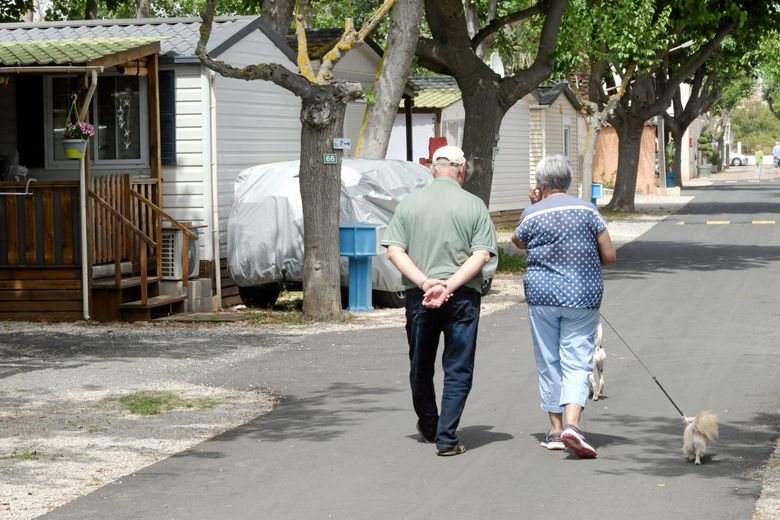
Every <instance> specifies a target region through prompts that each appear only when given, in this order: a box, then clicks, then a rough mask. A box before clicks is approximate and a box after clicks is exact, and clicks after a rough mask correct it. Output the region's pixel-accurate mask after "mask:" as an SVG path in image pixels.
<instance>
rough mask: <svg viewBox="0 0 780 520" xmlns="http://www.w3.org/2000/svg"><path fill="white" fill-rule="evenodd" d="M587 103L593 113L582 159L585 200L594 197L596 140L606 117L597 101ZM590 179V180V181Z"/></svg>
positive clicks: (583, 194)
mask: <svg viewBox="0 0 780 520" xmlns="http://www.w3.org/2000/svg"><path fill="white" fill-rule="evenodd" d="M587 103H588V105H589V106H590V110H591V113H590V116H589V117H588V118H587V122H588V133H587V134H586V136H585V151H584V157H583V161H582V174H583V176H584V177H583V182H584V185H583V187H582V198H583V199H584V200H590V199H591V198H592V197H593V192H592V189H593V186H592V183H593V156H594V155H596V140H597V139H598V138H599V132H601V121H602V119H603V118H604V115H603V114H602V113H601V112H600V111H599V107H598V105H597V104H596V103H594V102H592V101H589V102H587ZM588 179H590V182H588ZM602 180H603V179H602Z"/></svg>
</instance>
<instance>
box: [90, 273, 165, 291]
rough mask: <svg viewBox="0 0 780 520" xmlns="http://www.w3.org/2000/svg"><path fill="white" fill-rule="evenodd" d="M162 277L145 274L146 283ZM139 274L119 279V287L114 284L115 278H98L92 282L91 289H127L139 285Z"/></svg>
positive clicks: (157, 280) (154, 281) (156, 280)
mask: <svg viewBox="0 0 780 520" xmlns="http://www.w3.org/2000/svg"><path fill="white" fill-rule="evenodd" d="M161 279H162V277H160V276H147V277H146V283H148V284H152V283H156V282H159V281H160V280H161ZM140 286H141V276H140V275H138V276H128V277H126V278H121V279H120V280H119V287H117V286H116V280H114V277H113V276H112V277H111V278H99V279H97V280H95V281H93V282H92V288H93V289H128V288H130V287H140Z"/></svg>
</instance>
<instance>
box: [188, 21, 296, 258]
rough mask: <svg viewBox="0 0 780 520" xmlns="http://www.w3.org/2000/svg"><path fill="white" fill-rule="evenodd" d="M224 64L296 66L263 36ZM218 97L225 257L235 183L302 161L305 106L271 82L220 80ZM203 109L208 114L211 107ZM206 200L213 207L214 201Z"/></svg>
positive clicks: (242, 45)
mask: <svg viewBox="0 0 780 520" xmlns="http://www.w3.org/2000/svg"><path fill="white" fill-rule="evenodd" d="M218 59H220V60H223V61H225V62H226V63H230V64H232V65H236V66H244V65H249V64H253V63H261V62H265V63H281V64H284V65H286V66H287V67H290V68H292V69H293V70H295V67H296V65H295V64H294V63H292V62H291V61H290V60H289V59H288V58H287V57H286V56H285V55H284V54H283V53H282V52H281V51H280V50H279V49H278V48H277V47H276V46H275V45H274V44H273V43H272V42H270V40H268V38H267V37H266V36H265V35H264V34H263V33H261V32H260V31H255V32H253V33H252V34H250V35H248V36H247V37H246V38H244V39H243V40H241V41H240V42H238V43H237V44H236V45H234V46H233V47H231V48H230V49H228V50H227V51H226V52H225V53H224V54H221V55H220V56H219V57H218ZM216 98H217V105H216V106H217V121H216V125H217V168H218V174H217V178H218V180H217V191H218V197H219V230H220V251H221V256H222V257H225V256H226V255H227V218H228V215H229V213H230V208H231V206H232V204H233V189H234V186H233V185H234V182H235V179H236V177H237V176H238V174H239V173H240V172H241V171H242V170H244V169H246V168H249V167H251V166H255V165H258V164H267V163H272V162H279V161H290V160H295V159H298V158H299V157H300V150H301V143H300V140H301V122H300V107H301V104H300V100H299V99H298V98H297V97H296V96H294V95H293V94H292V93H290V92H288V91H287V90H285V89H283V88H282V87H279V86H277V85H275V84H274V83H271V82H269V81H263V80H255V81H241V80H236V79H230V78H224V77H222V76H217V81H216ZM203 110H205V111H207V110H208V103H206V105H205V106H204V108H203ZM207 171H208V170H207ZM207 174H208V173H207ZM206 200H207V201H209V206H210V204H211V202H210V200H211V198H210V197H207V198H206Z"/></svg>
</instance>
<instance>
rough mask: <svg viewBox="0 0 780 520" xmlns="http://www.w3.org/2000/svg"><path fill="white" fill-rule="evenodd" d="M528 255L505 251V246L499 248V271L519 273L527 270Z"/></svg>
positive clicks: (497, 268)
mask: <svg viewBox="0 0 780 520" xmlns="http://www.w3.org/2000/svg"><path fill="white" fill-rule="evenodd" d="M525 268H526V257H525V255H518V254H514V253H508V252H506V251H504V248H503V247H499V248H498V266H497V267H496V272H498V273H519V272H522V271H525Z"/></svg>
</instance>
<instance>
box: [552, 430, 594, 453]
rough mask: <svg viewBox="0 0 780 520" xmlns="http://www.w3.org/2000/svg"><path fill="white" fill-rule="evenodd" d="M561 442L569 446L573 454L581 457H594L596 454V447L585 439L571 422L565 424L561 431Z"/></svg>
mask: <svg viewBox="0 0 780 520" xmlns="http://www.w3.org/2000/svg"><path fill="white" fill-rule="evenodd" d="M561 442H563V443H564V444H565V445H566V447H568V448H571V450H572V451H573V452H574V454H575V455H577V456H578V457H579V458H581V459H595V458H596V456H597V455H598V454H597V453H596V449H595V448H594V447H593V446H591V445H590V444H588V443H587V442H586V441H585V436H584V435H583V434H582V432H581V431H580V429H579V428H577V427H576V426H575V425H573V424H566V425H564V427H563V433H561Z"/></svg>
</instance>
